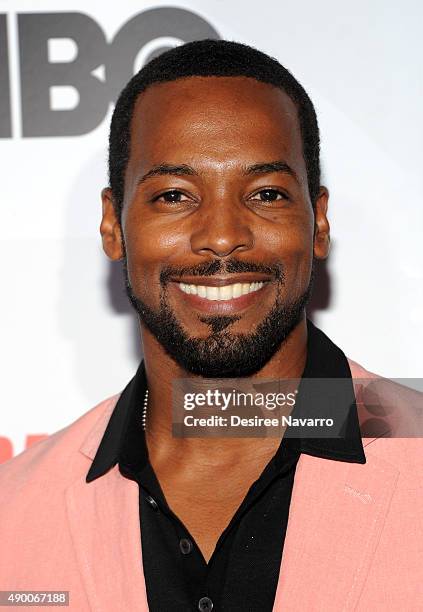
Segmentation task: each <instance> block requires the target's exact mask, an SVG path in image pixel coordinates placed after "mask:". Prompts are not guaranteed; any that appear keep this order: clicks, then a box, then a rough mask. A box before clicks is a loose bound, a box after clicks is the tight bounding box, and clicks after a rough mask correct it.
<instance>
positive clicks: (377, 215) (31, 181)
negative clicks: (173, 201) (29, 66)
mask: <svg viewBox="0 0 423 612" xmlns="http://www.w3.org/2000/svg"><path fill="white" fill-rule="evenodd" d="M164 6H166V7H179V8H183V9H185V10H186V11H192V12H194V13H196V14H197V15H199V16H201V17H202V18H203V19H205V20H206V21H207V22H209V24H211V26H212V27H213V28H215V29H216V30H217V32H218V34H219V35H220V37H222V38H227V39H231V40H237V41H241V42H246V43H249V44H252V45H254V46H256V47H258V48H259V49H261V50H263V51H265V52H267V53H269V54H271V55H273V56H275V57H277V58H278V59H279V61H281V63H282V64H284V65H285V66H286V67H287V68H288V69H290V70H291V71H292V72H293V73H294V75H295V76H296V77H297V78H298V79H299V80H300V82H301V83H302V84H303V85H304V87H305V88H306V90H307V91H308V93H309V94H310V96H311V98H312V100H313V102H314V103H315V106H316V110H317V113H318V117H319V123H320V129H321V136H322V162H323V169H324V183H325V184H326V185H327V186H328V187H329V190H330V194H331V197H330V221H331V226H332V239H333V242H332V251H331V255H330V259H329V261H328V266H327V269H328V274H329V277H330V299H329V302H328V303H326V304H322V308H320V309H317V310H315V312H314V320H315V322H316V323H317V324H318V325H319V326H320V327H321V328H322V329H323V330H324V331H325V332H326V333H327V334H328V335H329V336H330V337H331V338H332V339H333V340H334V341H335V342H336V343H337V344H338V345H339V346H340V347H341V348H342V349H343V350H344V352H345V353H346V354H347V355H348V356H350V357H352V358H353V359H355V360H356V361H359V362H360V363H362V364H363V365H364V366H365V367H367V368H368V369H370V370H373V371H376V372H378V373H380V374H382V375H385V376H390V377H419V376H420V374H421V366H420V347H421V346H422V344H423V337H422V336H423V333H422V328H423V325H422V323H423V313H422V300H421V297H422V287H423V283H422V252H423V249H422V247H421V242H422V239H421V232H422V227H423V223H422V221H423V213H422V210H423V203H422V195H421V194H422V190H423V177H422V167H423V148H422V142H423V129H422V120H421V112H422V111H421V100H422V99H423V82H422V80H423V78H422V75H423V70H422V68H423V67H422V63H423V62H422V55H423V53H422V52H423V42H422V38H421V28H422V22H423V21H422V20H423V5H422V4H421V3H420V2H418V0H415V1H413V0H405V1H403V2H401V3H400V4H398V2H396V1H386V0H372V2H368V1H367V0H366V1H365V0H356V1H355V2H350V3H339V2H336V1H335V0H321V1H320V2H318V3H317V2H312V1H305V0H297V2H295V3H292V2H290V3H288V2H282V1H281V0H267V1H264V2H249V1H245V0H232V1H231V2H228V1H223V0H214V1H212V0H209V1H207V0H196V1H192V2H191V1H189V0H186V1H185V2H178V3H174V2H172V1H171V0H168V1H167V2H151V3H147V2H144V1H142V0H141V1H138V2H130V1H127V0H120V2H118V3H105V2H100V1H91V2H86V1H85V2H80V1H76V0H75V1H73V2H61V3H60V5H58V3H57V1H55V2H51V1H50V2H49V1H38V2H37V1H35V0H33V1H32V2H24V1H22V2H19V1H14V2H11V1H7V0H5V1H3V2H2V3H1V5H0V12H1V13H3V14H5V15H6V18H5V23H6V31H7V35H8V40H7V41H6V43H7V46H6V47H5V46H4V45H3V47H5V48H7V51H8V53H7V56H5V53H4V49H3V57H2V62H7V64H8V68H9V70H8V72H9V74H8V75H7V81H8V83H9V89H10V91H9V93H10V99H11V111H10V113H9V115H10V117H9V118H10V126H11V136H9V137H3V138H0V151H1V160H2V173H1V175H2V179H1V220H2V231H1V234H0V238H1V245H2V299H1V309H2V312H1V327H2V328H1V349H2V350H1V372H2V411H1V418H0V461H1V460H5V459H6V458H7V457H8V456H10V455H11V454H12V453H13V454H16V453H18V452H20V451H21V450H23V449H24V448H25V446H27V445H28V443H29V441H28V439H27V436H35V435H37V434H49V433H52V432H54V431H56V430H57V429H59V428H61V427H63V426H65V425H67V424H68V423H70V422H71V421H73V420H75V419H76V418H77V417H78V416H80V415H81V414H82V413H84V412H86V411H87V410H88V409H89V408H91V407H92V406H93V405H94V404H95V403H97V402H98V401H100V400H101V399H104V398H105V397H107V396H109V395H112V394H114V393H116V392H118V391H120V390H121V389H122V388H123V387H124V386H125V385H126V383H127V382H128V381H129V379H130V378H131V377H132V376H133V374H134V373H135V370H136V367H137V364H138V361H139V359H140V346H139V344H140V342H139V338H138V330H137V324H136V321H135V316H134V315H133V313H132V311H131V310H130V308H129V306H127V304H126V297H125V296H124V293H123V285H122V289H121V290H120V293H119V285H120V283H121V271H120V268H119V264H117V265H116V264H111V263H110V262H109V261H108V260H107V259H106V256H105V255H104V254H103V252H102V248H101V241H100V235H99V230H98V228H99V223H100V214H101V203H100V196H99V194H100V190H101V187H102V186H104V185H105V184H106V155H107V133H108V124H109V121H110V112H111V105H110V108H109V112H108V114H107V116H105V118H104V120H103V121H102V122H101V123H100V124H99V125H98V127H96V128H95V129H93V130H92V131H88V133H86V134H82V135H79V136H48V137H46V136H41V137H40V136H38V137H23V135H22V134H23V131H24V127H23V119H22V112H21V98H22V84H21V80H20V74H21V72H20V71H21V61H20V59H19V48H20V45H22V41H21V31H20V30H19V29H18V27H17V19H18V17H17V15H18V14H21V13H28V12H32V13H58V14H57V19H59V20H60V18H61V15H60V13H63V15H62V17H63V18H66V14H67V13H75V12H80V13H83V14H85V15H88V16H90V17H91V18H92V19H94V21H95V22H96V23H97V24H98V26H99V27H100V28H101V29H102V30H103V31H104V33H105V36H106V38H107V40H108V41H111V40H112V39H113V38H114V37H115V34H116V32H117V31H118V30H119V29H120V28H121V27H122V26H123V25H124V24H125V23H126V22H128V20H130V19H131V18H133V17H134V16H135V15H137V14H139V13H142V12H143V11H145V10H147V9H157V8H159V7H164ZM59 11H60V13H59ZM3 33H4V31H3ZM166 36H167V38H166V39H163V40H156V41H152V42H150V43H149V45H148V48H147V47H145V48H143V44H142V43H140V53H139V54H138V56H137V58H136V60H135V61H134V64H135V67H139V65H140V63H142V61H143V57H145V56H146V53H147V51H149V52H150V51H151V49H153V48H154V47H155V46H156V47H159V46H160V45H163V44H164V43H166V42H169V41H170V42H174V40H175V36H176V34H175V36H174V37H173V38H172V37H170V39H169V33H166ZM156 38H158V37H156ZM176 38H177V36H176ZM3 42H5V41H3ZM48 52H49V61H50V62H60V61H61V62H71V61H72V60H73V59H74V57H75V54H76V53H77V48H76V46H75V44H72V41H69V40H53V41H50V42H49V47H48ZM4 68H5V64H3V73H5V70H4ZM6 72H7V71H6ZM95 74H96V76H97V78H98V79H99V81H100V82H101V81H102V79H104V78H105V76H104V68H103V66H102V63H101V62H100V63H99V66H98V68H97V69H96V70H95ZM34 78H37V77H34ZM4 82H5V81H4ZM6 93H7V92H6ZM30 93H31V92H30ZM4 95H5V90H4V89H3V92H2V91H0V96H4ZM49 99H50V104H51V106H52V108H54V109H55V110H60V109H66V108H71V107H72V106H75V105H77V104H78V98H77V96H76V97H75V91H73V90H69V88H67V87H63V86H62V87H52V88H51V90H50V91H49ZM29 100H30V101H29V104H31V95H29ZM3 102H4V100H3ZM6 106H7V104H6ZM3 107H5V105H4V104H3ZM26 112H27V113H28V111H26ZM111 287H113V291H111Z"/></svg>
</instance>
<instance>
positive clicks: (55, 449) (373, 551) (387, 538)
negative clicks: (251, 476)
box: [0, 362, 423, 612]
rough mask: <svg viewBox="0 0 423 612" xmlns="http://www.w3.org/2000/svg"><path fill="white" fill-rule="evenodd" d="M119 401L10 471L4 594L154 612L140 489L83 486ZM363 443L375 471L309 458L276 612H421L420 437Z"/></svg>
mask: <svg viewBox="0 0 423 612" xmlns="http://www.w3.org/2000/svg"><path fill="white" fill-rule="evenodd" d="M350 366H351V368H352V373H353V376H354V377H369V376H372V375H371V374H369V373H368V372H366V371H365V370H363V369H362V368H361V367H360V366H358V365H357V364H355V363H354V362H350ZM117 398H118V396H114V397H112V398H110V399H107V400H105V401H103V402H101V403H100V404H99V405H98V406H96V407H95V408H93V409H92V410H90V411H89V412H87V413H86V414H84V415H83V416H82V417H80V418H79V419H78V420H77V421H75V422H74V423H72V424H71V425H69V426H68V427H65V428H64V429H62V430H60V431H58V432H56V433H55V434H53V435H51V436H50V437H48V438H47V439H45V440H42V441H40V442H38V443H37V444H35V445H34V446H32V447H31V448H29V449H28V450H26V451H25V452H23V453H21V454H20V455H18V456H17V457H15V458H14V459H11V460H10V461H7V462H6V463H4V464H2V465H0V494H1V508H0V590H11V589H16V590H66V591H70V606H69V608H68V609H70V610H75V611H77V612H85V611H87V612H88V611H92V612H108V611H110V612H118V611H122V612H145V611H147V610H148V604H147V598H146V587H145V581H144V575H143V566H142V557H141V553H142V551H141V538H140V524H139V505H138V485H137V484H136V483H135V482H133V481H131V480H128V479H126V478H124V477H123V476H121V474H120V472H119V470H118V468H117V467H116V466H115V467H114V468H113V469H112V470H110V471H109V472H108V473H107V474H105V475H104V476H102V477H100V478H98V479H97V480H94V481H93V482H91V483H89V484H87V483H86V482H85V476H86V474H87V471H88V469H89V467H90V463H91V462H92V460H93V458H94V455H95V452H96V450H97V447H98V445H99V443H100V440H101V437H102V435H103V432H104V430H105V428H106V425H107V423H108V420H109V418H110V415H111V413H112V411H113V408H114V406H115V404H116V401H117ZM363 445H364V450H365V453H366V458H367V463H366V464H365V465H361V464H356V463H345V462H341V461H332V460H328V459H320V458H314V457H311V456H309V455H305V454H304V455H301V457H300V460H299V463H298V466H297V471H296V476H295V482H294V489H293V494H292V501H291V508H290V513H289V521H288V528H287V533H286V540H285V546H284V551H283V557H282V563H281V569H280V576H279V582H278V587H277V592H276V598H275V604H274V612H276V611H279V612H282V611H283V612H341V611H348V610H357V611H360V612H369V611H370V610H371V611H372V612H379V611H380V612H386V611H395V612H396V611H398V610H405V611H407V612H411V611H416V612H417V611H420V610H423V536H422V533H423V504H422V501H423V489H422V473H423V471H422V468H423V459H422V457H423V453H422V451H423V443H422V440H421V439H369V438H367V439H364V440H363ZM164 588H165V585H164ZM23 609H27V607H26V606H25V607H24V608H23ZM28 609H29V607H28ZM31 609H32V608H31ZM152 612H156V611H152Z"/></svg>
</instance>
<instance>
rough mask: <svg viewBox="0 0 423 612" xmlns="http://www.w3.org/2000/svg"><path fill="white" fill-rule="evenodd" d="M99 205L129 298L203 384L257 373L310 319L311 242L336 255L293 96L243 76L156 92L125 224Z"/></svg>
mask: <svg viewBox="0 0 423 612" xmlns="http://www.w3.org/2000/svg"><path fill="white" fill-rule="evenodd" d="M103 200H104V202H105V207H104V217H103V228H102V233H103V241H104V244H105V250H106V252H107V253H108V254H109V256H111V257H112V258H113V259H118V258H120V257H124V264H125V265H124V269H125V275H126V288H127V293H128V296H129V298H130V300H131V302H132V304H133V306H134V307H135V309H136V310H137V312H138V314H139V315H140V319H141V322H142V323H143V324H144V325H145V326H146V327H147V329H149V330H150V332H152V334H153V335H154V336H155V337H156V338H157V339H158V341H159V342H160V343H161V345H162V346H163V347H164V349H165V350H166V352H167V353H168V354H170V355H171V356H172V357H173V359H174V360H175V361H176V362H177V363H179V365H180V366H182V367H183V368H184V369H185V370H186V371H189V372H193V373H195V374H200V375H202V376H206V377H212V376H219V377H224V376H247V375H251V374H253V373H254V372H257V371H258V370H259V369H261V368H262V367H263V365H264V364H265V363H266V362H267V361H268V360H269V359H270V358H271V357H272V355H273V354H274V353H275V352H276V351H277V350H278V348H279V347H280V346H281V343H282V342H283V341H284V340H285V339H286V337H287V336H288V335H289V333H290V332H291V331H292V329H293V328H294V327H295V326H296V325H297V324H298V322H299V321H300V319H301V318H302V316H303V312H304V306H305V303H306V301H307V298H308V295H309V289H310V284H311V275H312V264H313V243H315V244H314V255H315V256H317V257H323V256H325V254H326V253H325V252H324V250H325V248H324V246H323V242H325V241H324V240H322V236H321V235H320V234H321V233H322V232H320V234H319V228H320V230H322V231H323V232H324V231H325V228H326V229H328V228H327V221H326V216H325V213H326V201H327V193H326V191H323V192H322V193H321V195H320V197H319V200H318V206H317V209H316V219H315V216H314V213H313V209H312V205H311V202H310V196H309V191H308V183H307V174H306V167H305V162H304V158H303V153H302V139H301V134H300V128H299V123H298V117H297V110H296V107H295V105H294V103H293V102H292V101H291V99H290V98H289V97H288V96H287V95H286V94H285V93H284V92H283V91H281V90H280V89H278V88H276V87H272V86H271V85H268V84H264V83H260V82H258V81H256V80H254V79H250V78H244V77H228V78H226V77H192V78H188V79H181V80H177V81H174V82H169V83H161V84H155V85H153V86H151V87H149V88H148V89H147V90H146V91H145V92H144V93H143V94H141V95H140V96H139V98H138V101H137V103H136V106H135V111H134V116H133V120H132V126H131V149H130V159H129V162H128V166H127V171H126V176H125V197H124V203H123V211H122V219H121V227H120V226H118V225H119V224H117V223H116V219H115V218H114V219H112V217H113V215H114V212H113V209H112V206H111V202H110V194H108V193H107V190H106V192H105V193H104V195H103ZM111 226H113V232H114V243H113V239H112V238H111V237H110V231H111V230H109V229H108V228H110V227H111ZM119 231H121V235H120V236H118V235H117V234H118V233H119ZM326 233H327V232H326ZM317 234H319V237H318V240H317V243H318V244H317V247H316V240H315V238H316V236H317ZM120 239H121V241H122V247H120V249H119V246H118V242H119V240H120ZM316 248H317V251H316ZM322 249H323V250H322ZM216 298H219V299H216Z"/></svg>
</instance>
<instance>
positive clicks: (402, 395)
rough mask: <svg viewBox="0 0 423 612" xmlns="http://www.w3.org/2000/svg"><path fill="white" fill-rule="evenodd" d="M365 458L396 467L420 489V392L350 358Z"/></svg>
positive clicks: (422, 439)
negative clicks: (372, 370) (381, 460)
mask: <svg viewBox="0 0 423 612" xmlns="http://www.w3.org/2000/svg"><path fill="white" fill-rule="evenodd" d="M348 363H349V365H350V369H351V375H352V379H353V384H354V392H355V396H356V403H357V412H358V418H359V422H360V429H361V433H362V438H363V446H364V449H365V453H366V456H367V455H368V453H371V454H372V455H373V456H377V457H379V458H380V459H383V460H386V461H388V462H389V463H391V464H395V465H396V467H397V468H399V470H400V471H401V472H402V473H403V474H407V475H408V476H409V477H410V479H411V480H413V479H414V481H415V483H417V484H418V486H422V484H423V480H422V478H421V474H422V473H423V459H422V458H423V432H422V424H421V416H420V415H421V411H422V408H423V404H422V394H421V393H420V392H419V391H416V390H414V389H411V388H409V387H407V386H404V385H402V384H399V383H398V382H397V381H393V380H391V379H389V378H385V377H383V376H380V375H378V374H375V373H374V372H370V371H369V370H367V369H366V368H365V367H363V366H362V365H360V364H359V363H357V362H356V361H353V360H352V359H349V358H348Z"/></svg>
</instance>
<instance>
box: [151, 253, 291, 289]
mask: <svg viewBox="0 0 423 612" xmlns="http://www.w3.org/2000/svg"><path fill="white" fill-rule="evenodd" d="M284 270H285V269H284V266H283V264H282V263H276V264H273V265H264V264H261V263H257V262H252V261H241V260H239V259H228V260H226V261H223V260H221V259H213V260H212V261H207V262H204V263H201V264H198V265H197V266H183V267H182V266H169V265H168V266H164V268H163V269H162V271H161V272H160V284H161V285H162V287H165V286H166V284H167V283H168V282H169V279H170V278H171V277H173V276H214V275H217V274H219V275H223V274H233V273H237V272H238V273H240V272H262V273H263V274H269V275H272V276H274V277H275V279H276V281H278V282H280V283H282V282H283V281H284V279H285V271H284Z"/></svg>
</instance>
